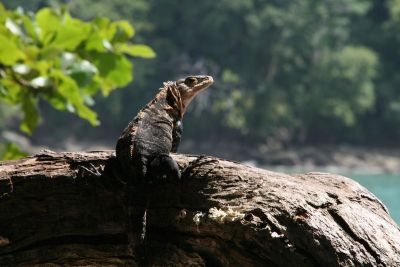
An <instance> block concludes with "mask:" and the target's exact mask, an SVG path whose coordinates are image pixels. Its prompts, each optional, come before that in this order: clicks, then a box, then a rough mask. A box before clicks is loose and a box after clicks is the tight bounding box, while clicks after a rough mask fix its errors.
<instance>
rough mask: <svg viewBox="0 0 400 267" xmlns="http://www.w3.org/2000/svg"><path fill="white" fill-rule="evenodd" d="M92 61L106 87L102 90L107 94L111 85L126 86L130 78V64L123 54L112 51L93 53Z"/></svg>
mask: <svg viewBox="0 0 400 267" xmlns="http://www.w3.org/2000/svg"><path fill="white" fill-rule="evenodd" d="M93 62H94V64H95V65H96V66H97V69H98V70H99V76H100V78H101V79H102V80H103V82H106V86H107V85H108V86H111V87H108V86H107V87H108V88H107V89H106V90H103V93H104V94H105V95H107V94H108V93H109V90H110V89H112V87H116V86H126V85H127V84H128V83H129V82H130V81H131V80H132V64H131V62H130V61H129V60H127V59H126V58H125V57H124V56H121V55H115V54H112V53H93Z"/></svg>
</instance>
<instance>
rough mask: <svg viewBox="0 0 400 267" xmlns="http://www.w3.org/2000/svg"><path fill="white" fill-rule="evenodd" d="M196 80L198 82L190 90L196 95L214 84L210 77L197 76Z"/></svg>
mask: <svg viewBox="0 0 400 267" xmlns="http://www.w3.org/2000/svg"><path fill="white" fill-rule="evenodd" d="M197 80H198V81H199V82H198V83H197V84H196V85H195V86H194V87H193V89H192V90H193V91H194V92H196V93H197V92H200V91H202V90H204V89H206V88H207V87H209V86H210V85H211V84H213V83H214V79H213V77H211V76H198V77H197Z"/></svg>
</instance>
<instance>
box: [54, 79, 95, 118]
mask: <svg viewBox="0 0 400 267" xmlns="http://www.w3.org/2000/svg"><path fill="white" fill-rule="evenodd" d="M51 75H52V77H54V78H57V79H58V80H59V85H58V92H59V93H60V95H61V96H62V97H64V98H65V99H66V100H67V102H70V104H71V105H72V107H73V112H76V113H77V114H78V116H79V117H81V118H82V119H86V120H87V121H89V122H90V124H92V125H93V126H96V125H99V121H98V120H97V114H96V113H95V112H94V111H93V110H91V109H90V108H88V107H87V106H85V105H84V98H83V97H82V96H81V93H80V91H79V87H78V84H77V83H76V82H75V80H74V79H72V78H71V77H69V76H66V75H65V74H64V73H62V71H54V72H53V73H52V74H51ZM66 107H68V104H67V106H66Z"/></svg>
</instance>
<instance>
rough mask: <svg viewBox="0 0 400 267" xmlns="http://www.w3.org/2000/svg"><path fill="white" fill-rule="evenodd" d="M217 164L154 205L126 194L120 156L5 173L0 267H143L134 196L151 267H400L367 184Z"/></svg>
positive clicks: (4, 168)
mask: <svg viewBox="0 0 400 267" xmlns="http://www.w3.org/2000/svg"><path fill="white" fill-rule="evenodd" d="M173 157H174V158H175V159H176V160H177V161H178V163H179V165H180V166H181V167H183V166H185V165H187V164H188V163H189V162H190V161H192V160H194V159H195V157H194V156H187V155H174V156H173ZM209 159H210V158H204V159H203V160H202V161H203V163H204V164H200V165H198V166H196V167H195V168H193V169H192V171H191V172H190V177H189V178H187V179H185V180H183V181H182V182H181V183H179V184H172V183H164V184H160V185H154V186H153V187H152V188H147V193H143V190H142V189H140V188H138V189H137V190H133V191H131V192H127V190H126V186H125V185H124V182H123V179H122V180H121V179H119V178H117V177H118V176H119V175H118V174H116V173H118V170H116V169H117V167H116V163H115V158H114V156H113V152H112V151H97V152H86V153H84V152H82V153H55V152H50V151H44V152H43V153H40V154H38V155H36V156H33V157H29V158H25V159H22V160H18V161H5V162H2V163H0V266H21V265H23V266H33V265H40V266H41V265H44V264H50V265H51V264H56V265H74V266H76V265H78V266H96V265H98V266H136V265H138V262H139V260H138V259H139V257H138V255H137V253H136V252H135V251H137V250H136V247H134V249H133V250H132V249H131V248H130V245H129V240H130V239H129V238H128V232H129V231H130V230H129V229H132V227H131V226H130V223H129V220H128V215H127V214H128V212H127V210H128V207H127V203H128V201H127V199H128V198H127V194H134V196H135V197H134V201H133V202H132V203H131V204H130V205H131V209H132V210H134V211H135V210H137V211H142V210H143V207H142V206H141V205H143V204H142V203H143V201H140V199H143V198H144V197H145V196H144V195H145V194H147V195H148V196H149V208H148V212H147V217H148V219H147V236H146V243H145V245H142V247H144V248H145V252H144V253H145V254H146V255H147V260H148V262H149V264H150V265H153V266H285V267H287V266H400V229H399V227H398V226H397V225H396V223H395V222H394V221H393V220H392V219H391V218H390V216H389V214H388V212H387V210H386V208H385V207H384V205H383V204H382V203H381V202H380V201H379V200H378V199H377V198H376V197H375V196H374V195H372V194H371V193H369V192H368V191H367V190H366V189H365V188H363V187H361V186H360V185H359V184H358V183H356V182H354V181H352V180H350V179H348V178H345V177H342V176H338V175H333V174H325V173H308V174H302V175H286V174H282V173H275V172H270V171H266V170H261V169H257V168H253V167H249V166H244V165H242V164H239V163H236V162H231V161H226V160H220V159H219V160H218V161H209ZM138 213H140V212H138ZM138 220H140V217H138ZM134 234H137V233H134ZM137 246H140V245H137Z"/></svg>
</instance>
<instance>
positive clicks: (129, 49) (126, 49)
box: [118, 44, 156, 58]
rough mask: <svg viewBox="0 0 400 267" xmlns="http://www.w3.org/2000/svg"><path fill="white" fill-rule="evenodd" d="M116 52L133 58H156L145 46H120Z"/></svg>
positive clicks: (150, 49) (149, 48) (151, 50)
mask: <svg viewBox="0 0 400 267" xmlns="http://www.w3.org/2000/svg"><path fill="white" fill-rule="evenodd" d="M118 51H119V52H123V53H126V54H128V55H131V56H134V57H143V58H154V57H155V56H156V53H155V52H154V50H153V49H152V48H151V47H149V46H147V45H129V44H121V45H120V46H119V47H118Z"/></svg>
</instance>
